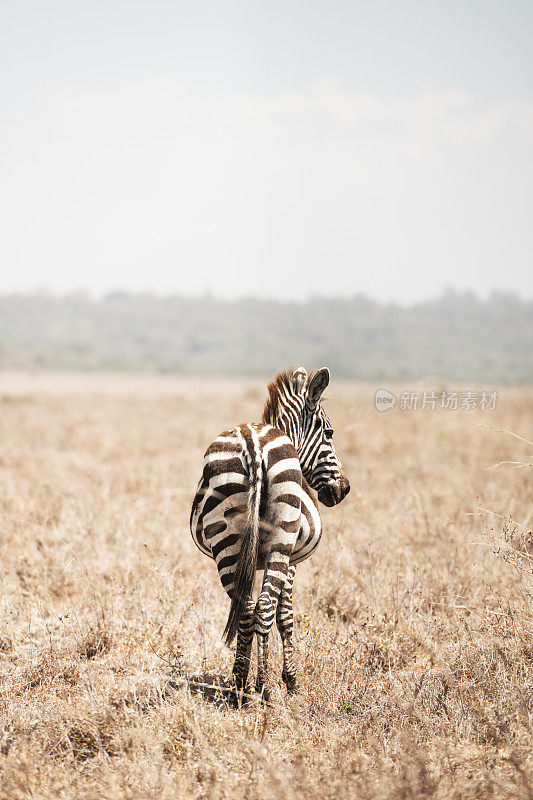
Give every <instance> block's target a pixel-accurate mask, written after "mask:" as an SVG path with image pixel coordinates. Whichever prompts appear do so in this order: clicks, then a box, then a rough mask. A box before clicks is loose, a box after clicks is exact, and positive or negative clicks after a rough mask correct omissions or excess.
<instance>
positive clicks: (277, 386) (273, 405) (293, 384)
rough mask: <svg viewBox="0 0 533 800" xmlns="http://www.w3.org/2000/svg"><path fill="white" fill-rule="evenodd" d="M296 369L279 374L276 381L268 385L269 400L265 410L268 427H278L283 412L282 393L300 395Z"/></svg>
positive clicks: (287, 369) (264, 419)
mask: <svg viewBox="0 0 533 800" xmlns="http://www.w3.org/2000/svg"><path fill="white" fill-rule="evenodd" d="M294 370H295V367H286V368H285V369H282V370H281V372H278V374H277V375H276V377H275V378H274V380H273V381H272V382H271V383H269V384H268V386H267V389H268V400H267V401H266V403H265V407H264V409H263V422H264V423H265V424H266V425H274V426H276V425H277V422H278V419H279V416H280V412H281V410H282V399H281V396H280V392H282V390H283V389H285V392H288V393H289V394H298V392H299V388H298V383H297V380H298V379H297V378H296V376H295V374H294Z"/></svg>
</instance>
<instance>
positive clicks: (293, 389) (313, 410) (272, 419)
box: [263, 367, 350, 506]
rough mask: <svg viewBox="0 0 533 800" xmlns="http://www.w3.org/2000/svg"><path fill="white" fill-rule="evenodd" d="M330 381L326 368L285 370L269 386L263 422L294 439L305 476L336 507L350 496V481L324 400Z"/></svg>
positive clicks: (328, 503) (321, 495)
mask: <svg viewBox="0 0 533 800" xmlns="http://www.w3.org/2000/svg"><path fill="white" fill-rule="evenodd" d="M328 384H329V370H328V369H327V368H326V367H324V368H323V369H319V370H317V371H316V372H312V373H311V375H309V376H308V375H307V372H306V371H305V369H304V368H303V367H298V368H297V369H295V370H292V369H291V370H285V371H284V372H282V373H280V374H279V375H278V376H277V377H276V379H275V380H274V381H273V383H270V384H269V386H268V391H269V395H270V397H269V400H268V401H267V404H266V406H265V410H264V412H263V421H264V422H267V423H269V424H270V425H274V426H275V427H277V428H280V429H281V430H283V431H285V433H286V434H287V436H289V438H290V439H292V441H293V443H294V446H295V447H296V450H297V451H298V456H299V458H300V464H301V467H302V472H303V475H304V477H305V479H306V480H307V482H308V483H309V485H310V486H312V487H313V489H316V490H317V492H318V499H319V500H320V502H321V503H324V505H326V506H334V505H337V503H340V502H341V500H343V499H344V498H345V497H346V495H347V494H348V492H349V491H350V483H349V481H348V478H347V477H346V475H345V474H344V470H343V468H342V464H341V461H340V459H339V457H338V455H337V452H336V450H335V445H334V444H333V427H332V425H331V422H330V421H329V418H328V415H327V414H326V412H325V411H324V409H323V408H322V404H321V402H320V401H321V398H322V395H323V393H324V390H325V389H326V387H327V385H328Z"/></svg>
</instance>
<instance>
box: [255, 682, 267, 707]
mask: <svg viewBox="0 0 533 800" xmlns="http://www.w3.org/2000/svg"><path fill="white" fill-rule="evenodd" d="M255 691H256V692H257V694H258V695H260V697H261V701H262V702H263V703H270V686H267V685H266V684H265V685H264V686H257V685H256V687H255Z"/></svg>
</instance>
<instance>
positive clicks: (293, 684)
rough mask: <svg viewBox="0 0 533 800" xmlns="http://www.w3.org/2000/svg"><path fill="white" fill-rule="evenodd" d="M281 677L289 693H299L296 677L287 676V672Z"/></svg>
mask: <svg viewBox="0 0 533 800" xmlns="http://www.w3.org/2000/svg"><path fill="white" fill-rule="evenodd" d="M281 677H282V679H283V683H284V684H285V686H286V687H287V693H288V694H296V693H297V692H298V682H297V680H296V676H295V675H294V676H293V675H287V673H286V672H282V673H281Z"/></svg>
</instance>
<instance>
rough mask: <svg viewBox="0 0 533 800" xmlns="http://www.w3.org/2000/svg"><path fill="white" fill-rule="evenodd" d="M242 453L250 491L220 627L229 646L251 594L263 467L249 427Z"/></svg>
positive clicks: (254, 437) (254, 436) (255, 559)
mask: <svg viewBox="0 0 533 800" xmlns="http://www.w3.org/2000/svg"><path fill="white" fill-rule="evenodd" d="M242 444H243V452H244V455H245V458H246V462H247V466H248V476H249V481H250V488H249V490H248V503H247V505H248V511H247V518H246V526H245V529H244V537H243V541H242V544H241V551H240V553H239V560H238V562H237V572H236V576H235V583H234V589H233V597H232V599H231V607H230V612H229V616H228V621H227V622H226V627H225V628H224V634H223V636H224V639H225V641H226V644H228V645H230V644H231V643H232V642H233V640H234V638H235V636H236V634H237V631H238V630H239V622H240V621H241V617H242V615H243V612H244V609H245V607H246V601H247V600H248V598H249V597H251V595H252V589H253V585H254V578H255V570H256V566H257V552H258V550H259V506H260V503H261V488H262V481H263V465H262V458H261V449H260V445H259V440H258V438H257V434H256V432H255V431H254V430H253V428H252V427H251V426H250V428H248V430H247V431H246V434H245V435H243V442H242Z"/></svg>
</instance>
